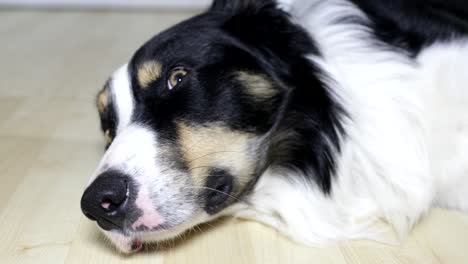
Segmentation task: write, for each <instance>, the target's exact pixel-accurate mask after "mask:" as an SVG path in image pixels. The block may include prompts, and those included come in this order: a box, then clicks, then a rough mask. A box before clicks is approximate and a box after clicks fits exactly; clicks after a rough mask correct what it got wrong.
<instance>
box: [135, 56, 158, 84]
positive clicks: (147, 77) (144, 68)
mask: <svg viewBox="0 0 468 264" xmlns="http://www.w3.org/2000/svg"><path fill="white" fill-rule="evenodd" d="M161 71H162V65H161V63H159V62H157V61H147V62H145V63H143V64H142V65H141V66H139V67H138V72H137V79H138V83H139V84H140V86H141V87H142V88H147V87H148V85H150V84H151V83H152V82H154V81H156V80H157V79H159V78H160V77H161Z"/></svg>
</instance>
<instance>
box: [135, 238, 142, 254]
mask: <svg viewBox="0 0 468 264" xmlns="http://www.w3.org/2000/svg"><path fill="white" fill-rule="evenodd" d="M142 247H143V243H142V242H141V241H139V240H133V242H132V251H134V252H137V251H140V250H141V248H142Z"/></svg>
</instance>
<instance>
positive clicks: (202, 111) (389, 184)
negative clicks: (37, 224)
mask: <svg viewBox="0 0 468 264" xmlns="http://www.w3.org/2000/svg"><path fill="white" fill-rule="evenodd" d="M467 85H468V3H466V2H465V1H461V0H444V1H442V0H413V1H405V0H293V1H274V0H263V1H262V0H238V1H231V0H214V1H213V3H212V5H211V7H209V8H208V10H206V11H205V12H203V13H202V14H200V15H197V16H195V17H192V18H190V19H188V20H186V21H183V22H181V23H180V24H177V25H175V26H173V27H171V28H169V29H168V30H166V31H164V32H162V33H160V34H158V35H156V36H155V37H154V38H152V39H151V40H149V41H148V42H147V43H146V44H144V45H143V46H142V47H141V48H140V49H138V50H137V51H136V53H135V54H134V55H133V57H132V58H131V59H130V61H129V62H128V64H125V65H123V66H122V67H121V68H119V69H118V70H117V71H116V72H115V73H114V74H113V75H112V77H111V78H110V79H109V80H108V81H107V84H106V85H105V86H104V88H103V89H102V90H101V91H100V92H99V94H98V96H97V108H98V111H99V115H100V121H101V126H102V131H103V134H104V138H105V140H106V143H107V146H106V152H105V154H104V156H103V158H102V161H101V162H100V164H99V166H98V168H97V170H96V171H95V173H94V174H93V176H92V177H91V180H90V182H89V184H88V186H87V188H86V190H85V192H84V194H83V196H82V200H81V208H82V211H83V212H84V214H85V215H86V216H87V217H88V218H90V219H91V220H93V221H96V222H97V224H98V226H99V227H100V229H101V230H102V231H103V232H104V234H105V235H106V236H107V237H108V238H110V240H111V241H112V242H113V244H115V245H116V247H117V248H118V249H119V250H120V251H122V252H125V253H130V252H136V251H138V250H140V249H141V248H142V245H143V243H146V242H155V241H162V240H167V239H171V238H175V237H177V236H179V235H181V234H183V233H184V232H185V231H187V230H189V229H191V228H193V227H195V226H196V225H199V224H201V223H205V222H208V221H211V220H213V219H216V218H218V217H220V216H233V217H239V218H244V219H251V220H254V221H259V222H261V223H264V224H265V225H268V226H271V227H273V228H275V229H277V230H279V231H280V232H281V233H282V234H284V235H285V236H287V237H290V238H291V239H293V240H294V241H298V242H301V243H304V244H307V245H316V244H322V243H327V242H333V241H339V240H347V239H374V238H375V236H376V235H377V236H378V233H379V228H376V227H375V226H376V223H381V222H382V221H383V222H385V223H386V224H387V226H389V227H391V229H392V230H395V231H396V233H397V234H398V235H399V236H400V237H401V238H404V237H405V235H406V234H408V232H409V231H410V230H411V228H412V227H413V226H414V225H415V224H416V223H417V222H418V220H419V219H421V217H423V216H424V215H425V213H426V212H427V211H428V210H429V209H430V208H431V207H443V208H450V209H457V210H461V211H468V199H467V198H466V197H467V196H466V195H467V194H468V155H466V154H465V150H468V111H467V110H468V109H467V108H468V87H467Z"/></svg>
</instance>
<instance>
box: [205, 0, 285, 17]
mask: <svg viewBox="0 0 468 264" xmlns="http://www.w3.org/2000/svg"><path fill="white" fill-rule="evenodd" d="M266 8H276V1H275V0H214V1H213V4H212V5H211V7H210V9H209V11H211V12H217V13H226V14H236V13H242V12H244V11H248V12H249V11H250V12H256V11H257V12H258V11H260V10H263V9H266Z"/></svg>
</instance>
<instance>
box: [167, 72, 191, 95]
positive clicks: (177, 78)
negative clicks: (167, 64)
mask: <svg viewBox="0 0 468 264" xmlns="http://www.w3.org/2000/svg"><path fill="white" fill-rule="evenodd" d="M185 75H187V71H186V70H185V69H184V68H182V67H177V68H174V69H173V70H172V71H171V75H170V77H169V80H167V87H168V88H169V90H172V89H174V88H175V87H176V86H177V85H178V84H179V83H180V82H182V80H183V79H184V77H185Z"/></svg>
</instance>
